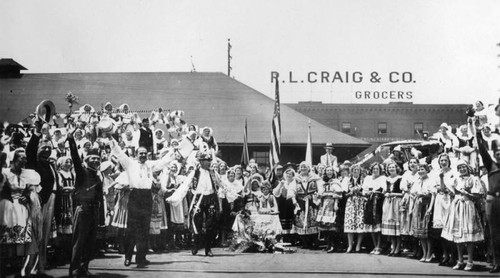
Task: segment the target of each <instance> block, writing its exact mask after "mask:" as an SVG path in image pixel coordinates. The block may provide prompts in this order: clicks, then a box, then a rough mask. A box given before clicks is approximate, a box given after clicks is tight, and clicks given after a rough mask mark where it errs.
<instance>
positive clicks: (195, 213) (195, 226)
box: [190, 194, 219, 250]
mask: <svg viewBox="0 0 500 278" xmlns="http://www.w3.org/2000/svg"><path fill="white" fill-rule="evenodd" d="M200 198H202V199H201V202H200ZM192 202H194V204H193V206H192V207H193V208H192V210H191V211H190V220H191V222H192V223H190V227H191V232H192V233H193V240H194V248H196V249H197V248H199V247H201V245H204V247H205V250H210V248H212V246H213V243H214V240H215V236H216V235H217V233H216V230H217V216H218V211H219V200H218V199H217V195H216V194H210V195H196V196H194V197H193V200H192ZM197 204H199V206H197ZM202 241H203V242H202Z"/></svg>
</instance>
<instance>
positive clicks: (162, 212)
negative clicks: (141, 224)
mask: <svg viewBox="0 0 500 278" xmlns="http://www.w3.org/2000/svg"><path fill="white" fill-rule="evenodd" d="M160 171H161V170H160ZM160 171H156V172H153V183H152V185H151V195H152V198H153V204H152V208H151V221H150V224H149V235H150V236H149V239H150V241H149V243H150V246H151V248H152V249H153V250H154V251H161V250H162V248H163V247H162V246H161V245H162V240H161V236H160V234H161V233H162V231H164V232H163V233H165V230H167V228H168V214H167V210H166V208H165V198H164V194H165V192H166V187H165V186H164V184H162V183H161V178H160V174H161V172H160ZM176 171H177V170H176Z"/></svg>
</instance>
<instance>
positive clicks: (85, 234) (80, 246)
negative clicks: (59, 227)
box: [70, 204, 99, 270]
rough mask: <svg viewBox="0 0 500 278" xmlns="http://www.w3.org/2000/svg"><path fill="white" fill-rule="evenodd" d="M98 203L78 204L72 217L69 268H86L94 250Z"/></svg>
mask: <svg viewBox="0 0 500 278" xmlns="http://www.w3.org/2000/svg"><path fill="white" fill-rule="evenodd" d="M98 221H99V205H98V204H95V205H85V204H83V205H79V206H77V207H76V209H75V215H74V218H73V240H72V241H73V249H72V254H71V264H70V270H76V269H79V268H81V267H83V268H85V269H88V265H89V262H90V261H91V260H92V259H93V258H94V254H95V251H96V236H97V223H98Z"/></svg>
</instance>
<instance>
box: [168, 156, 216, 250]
mask: <svg viewBox="0 0 500 278" xmlns="http://www.w3.org/2000/svg"><path fill="white" fill-rule="evenodd" d="M197 158H198V161H199V162H200V165H199V166H200V167H199V168H198V169H196V170H194V171H192V172H191V173H190V174H189V175H188V176H187V178H186V179H185V180H184V182H183V184H182V185H181V186H180V187H179V188H178V189H177V190H176V192H175V193H174V194H173V195H172V196H171V197H169V198H167V202H170V203H176V202H178V201H179V200H182V199H183V198H184V196H185V195H186V193H187V191H188V188H189V189H191V192H192V193H193V199H192V201H191V205H190V208H189V226H190V230H191V232H192V234H193V249H192V254H193V255H196V254H197V253H198V249H199V248H200V247H201V243H202V240H203V243H204V245H205V256H209V257H212V256H213V254H212V250H211V248H212V245H213V241H214V240H215V235H216V231H217V216H218V214H219V211H220V208H219V200H218V198H217V191H218V190H219V186H220V184H221V181H220V177H219V174H217V173H216V172H215V171H213V170H212V169H210V163H211V161H212V155H211V153H209V152H198V154H197Z"/></svg>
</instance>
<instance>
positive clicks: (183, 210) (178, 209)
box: [160, 171, 188, 232]
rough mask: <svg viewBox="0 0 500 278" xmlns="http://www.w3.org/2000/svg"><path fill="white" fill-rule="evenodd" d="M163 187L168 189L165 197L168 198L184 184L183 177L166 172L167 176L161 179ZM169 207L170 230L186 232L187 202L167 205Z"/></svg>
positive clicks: (184, 200)
mask: <svg viewBox="0 0 500 278" xmlns="http://www.w3.org/2000/svg"><path fill="white" fill-rule="evenodd" d="M160 181H161V183H162V187H165V188H166V193H165V197H166V198H168V197H170V195H172V193H173V192H175V190H176V189H177V188H179V186H180V185H181V184H182V179H181V176H178V175H172V174H171V173H170V171H166V174H165V175H162V177H161V178H160ZM167 206H168V207H169V208H168V209H167V211H168V212H169V215H168V219H169V229H172V231H176V232H177V231H178V232H181V231H184V230H185V229H186V228H187V217H186V216H187V214H188V207H187V200H186V198H184V199H183V200H182V201H181V202H180V203H179V204H167Z"/></svg>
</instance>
